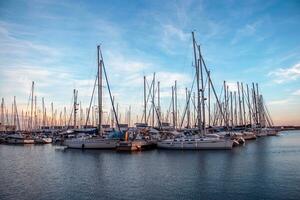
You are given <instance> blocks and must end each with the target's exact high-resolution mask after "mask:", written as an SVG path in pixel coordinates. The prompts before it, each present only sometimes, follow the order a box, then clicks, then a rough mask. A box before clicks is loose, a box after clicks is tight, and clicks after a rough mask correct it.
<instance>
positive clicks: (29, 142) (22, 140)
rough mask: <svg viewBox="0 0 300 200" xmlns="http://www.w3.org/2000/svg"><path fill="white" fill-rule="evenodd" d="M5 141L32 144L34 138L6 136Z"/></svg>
mask: <svg viewBox="0 0 300 200" xmlns="http://www.w3.org/2000/svg"><path fill="white" fill-rule="evenodd" d="M6 142H7V143H8V144H34V140H32V139H16V138H7V140H6Z"/></svg>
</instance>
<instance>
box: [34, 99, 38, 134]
mask: <svg viewBox="0 0 300 200" xmlns="http://www.w3.org/2000/svg"><path fill="white" fill-rule="evenodd" d="M34 128H35V129H36V128H37V110H36V96H34Z"/></svg>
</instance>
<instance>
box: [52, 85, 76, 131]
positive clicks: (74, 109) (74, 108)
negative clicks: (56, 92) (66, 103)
mask: <svg viewBox="0 0 300 200" xmlns="http://www.w3.org/2000/svg"><path fill="white" fill-rule="evenodd" d="M73 93H74V105H73V112H74V113H73V114H74V118H73V119H74V128H76V126H77V116H76V115H77V95H78V90H76V89H74V90H73ZM52 105H53V104H52ZM52 109H53V108H52ZM52 113H53V110H52Z"/></svg>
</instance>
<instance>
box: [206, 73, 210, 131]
mask: <svg viewBox="0 0 300 200" xmlns="http://www.w3.org/2000/svg"><path fill="white" fill-rule="evenodd" d="M207 76H208V127H210V71H208V73H207Z"/></svg>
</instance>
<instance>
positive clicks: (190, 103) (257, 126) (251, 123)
mask: <svg viewBox="0 0 300 200" xmlns="http://www.w3.org/2000/svg"><path fill="white" fill-rule="evenodd" d="M191 35H192V46H193V55H194V63H196V64H195V65H194V68H195V76H194V77H195V78H194V80H193V82H192V85H191V89H190V90H189V89H188V88H186V101H185V104H184V109H183V110H178V99H177V97H178V94H177V87H178V85H177V84H178V83H177V81H176V80H175V84H174V86H172V96H171V97H172V98H171V104H170V105H171V106H170V110H167V114H166V115H167V116H166V119H164V118H163V117H162V115H164V113H163V111H162V109H161V107H160V81H157V80H156V79H155V73H154V74H153V79H152V81H151V83H150V86H149V84H148V82H147V79H146V77H145V76H144V85H143V88H144V91H143V92H144V110H143V112H142V113H143V114H142V117H141V121H142V122H139V121H138V122H135V123H134V124H135V126H131V127H130V126H129V125H130V124H131V121H130V114H131V113H130V112H128V113H127V115H128V116H127V119H128V120H127V121H128V123H127V124H121V123H120V118H119V113H117V109H116V105H115V102H114V97H113V95H112V91H111V89H110V83H109V78H108V74H107V73H106V66H105V62H104V58H103V55H102V50H101V47H100V45H98V46H97V67H96V69H97V76H96V79H95V82H94V87H93V92H92V94H91V99H90V103H89V107H88V108H87V109H86V111H87V112H86V118H83V114H82V112H83V110H82V108H81V107H80V108H79V107H78V105H79V104H78V102H77V99H78V91H77V90H76V89H74V90H73V93H74V96H73V106H72V109H71V112H70V113H67V112H66V107H64V112H65V113H64V116H65V117H64V118H65V119H64V124H65V125H60V124H62V123H63V122H62V121H63V120H62V116H61V114H62V112H61V114H60V119H59V123H58V124H55V123H54V121H57V118H56V116H54V114H53V103H51V110H52V115H51V117H49V116H47V114H46V108H45V105H44V98H42V110H38V108H37V106H38V105H37V101H36V99H37V96H36V95H35V94H34V91H35V82H34V81H33V82H32V87H31V92H30V98H29V100H30V101H29V103H30V111H28V112H27V111H26V113H28V116H25V117H24V116H23V110H22V116H20V114H19V113H18V109H17V103H16V97H14V102H13V104H12V112H11V113H10V114H8V109H7V108H6V107H5V102H4V99H3V98H2V102H1V124H0V125H1V130H2V131H1V141H2V142H3V143H7V144H34V143H35V144H49V143H52V141H53V142H55V143H56V142H57V141H58V142H59V144H60V145H63V146H66V147H67V148H73V149H98V150H101V149H116V150H117V151H142V150H145V149H153V148H156V147H157V148H161V149H181V150H228V149H229V150H230V149H232V148H233V147H234V146H239V145H246V140H251V139H256V138H257V137H263V136H276V135H277V134H278V131H280V130H281V129H278V128H275V127H274V124H273V121H272V118H271V115H270V113H269V111H268V108H267V106H266V104H265V102H264V100H263V95H262V94H261V92H260V91H259V87H258V84H257V83H256V84H254V83H252V88H251V90H250V91H249V87H248V84H246V88H247V90H244V87H243V83H239V82H237V93H236V91H234V93H233V91H231V90H229V86H228V85H227V84H226V81H224V82H223V88H222V90H221V93H220V94H217V93H216V90H215V87H214V83H213V81H212V78H211V77H212V74H211V73H210V71H209V69H208V68H207V66H206V63H205V59H204V57H203V55H202V54H201V49H200V45H199V44H198V43H197V41H196V39H195V33H194V32H192V34H191ZM103 82H105V84H106V85H107V90H108V91H107V92H108V95H109V100H110V104H111V114H110V115H109V117H110V120H111V124H104V123H103V122H104V120H105V119H104V118H103V94H104V91H103ZM195 85H196V86H195ZM195 89H196V90H195ZM95 91H96V92H97V95H95ZM211 91H212V94H213V95H211ZM192 93H193V94H194V97H193V98H192V95H191V94H192ZM95 96H96V97H97V99H94V98H95ZM156 96H157V98H155V97H156ZM233 97H234V98H233ZM93 101H97V102H98V105H97V107H95V109H96V110H97V111H98V112H94V113H91V110H94V109H92V107H91V105H92V102H93ZM211 104H213V105H214V108H213V109H211ZM80 105H81V104H80ZM171 107H172V111H171ZM93 108H94V107H93ZM77 111H79V112H80V115H81V116H80V121H79V124H78V118H77V114H78V113H77ZM129 111H130V110H129ZM147 111H148V112H147ZM55 112H56V111H55ZM5 113H6V116H5ZM39 113H40V114H39ZM179 113H181V115H182V116H180V115H179ZM9 115H10V118H11V124H9V123H8V122H9V117H8V116H9ZM26 115H27V114H26ZM68 115H69V116H70V117H69V120H68V123H67V120H66V119H67V118H66V116H68ZM90 115H92V116H93V119H96V120H93V122H92V124H90V123H89V122H91V120H90ZM192 115H193V116H194V119H193V121H192V120H191V119H192ZM47 118H48V119H49V120H48V123H49V122H50V124H48V123H46V119H47ZM72 121H73V123H71V122H72ZM83 121H85V124H83V123H82V122H83ZM94 123H95V124H94ZM21 124H23V126H21ZM148 124H149V125H148ZM58 125H59V126H58ZM45 127H48V128H50V129H45ZM56 127H59V128H56ZM9 128H10V129H11V130H9ZM24 128H25V129H24ZM7 129H8V130H7Z"/></svg>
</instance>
